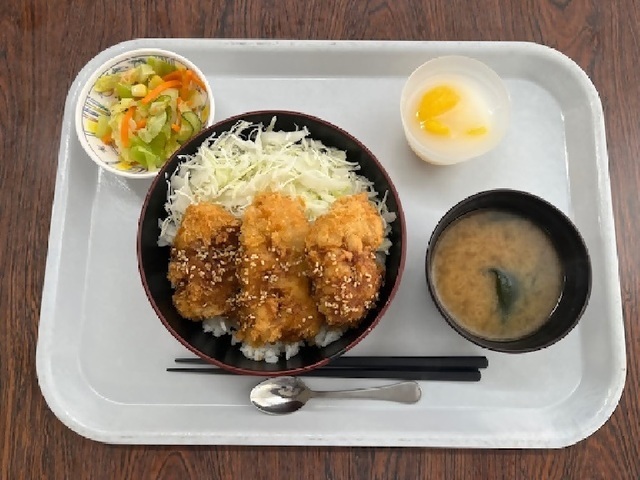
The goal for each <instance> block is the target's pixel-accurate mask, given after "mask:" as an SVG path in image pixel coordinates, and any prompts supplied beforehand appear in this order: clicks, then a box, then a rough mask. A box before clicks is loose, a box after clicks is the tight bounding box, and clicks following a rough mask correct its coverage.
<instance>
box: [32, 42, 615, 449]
mask: <svg viewBox="0 0 640 480" xmlns="http://www.w3.org/2000/svg"><path fill="white" fill-rule="evenodd" d="M153 41H162V42H167V43H173V42H178V43H179V42H187V43H190V44H192V45H196V44H202V43H204V44H209V45H212V46H214V47H215V48H219V49H224V48H227V49H233V48H236V49H246V48H270V49H287V48H297V49H306V50H307V51H313V50H318V51H324V50H326V49H327V48H329V47H331V48H334V49H335V48H340V49H345V50H350V49H364V50H370V51H372V50H374V49H375V50H378V51H380V50H385V51H394V50H398V51H403V50H406V49H408V50H412V51H414V50H415V51H419V50H422V49H450V50H455V49H456V48H463V49H465V50H470V49H471V50H474V51H478V52H482V51H483V50H484V49H487V48H504V49H508V48H510V47H511V48H514V49H520V50H522V51H525V52H527V53H529V54H535V55H541V56H547V57H549V59H550V60H552V61H554V62H557V63H558V64H560V65H561V66H562V67H563V68H565V69H566V70H567V71H568V73H569V74H571V76H573V77H574V78H575V79H576V82H577V83H578V84H579V87H580V88H582V89H584V90H585V93H586V94H587V96H588V97H589V99H590V107H591V109H592V110H593V113H594V116H595V119H594V122H593V125H592V129H593V132H594V133H595V136H596V137H595V142H596V143H595V151H596V155H595V157H596V158H595V160H596V163H597V170H598V182H597V183H598V189H599V192H598V193H599V195H598V202H599V204H600V211H602V210H604V211H606V213H607V214H608V215H607V216H605V217H601V218H600V219H599V220H600V224H601V228H600V234H601V236H602V239H603V256H604V257H605V258H606V259H607V260H608V261H607V262H605V265H604V266H603V267H604V270H605V272H606V274H607V275H606V277H607V278H609V279H610V280H612V279H615V280H616V281H615V282H613V284H612V285H610V287H611V288H612V292H611V293H612V297H611V298H610V299H609V302H607V306H608V307H609V308H608V310H609V311H611V310H615V312H616V313H617V314H619V317H620V318H619V319H617V318H616V319H615V320H612V321H610V322H609V328H611V333H612V342H615V343H617V345H613V346H614V347H616V348H615V349H614V351H613V355H614V357H615V358H614V359H613V360H612V363H613V364H614V365H615V366H616V367H617V368H615V372H617V375H616V377H615V379H614V380H612V382H611V384H610V385H611V386H612V387H615V388H612V389H610V390H609V392H608V393H607V395H606V401H605V402H604V405H603V408H602V409H601V410H600V411H599V412H598V416H597V417H594V418H592V420H591V422H590V423H585V424H582V425H581V426H580V428H577V429H576V430H575V431H574V434H573V435H568V436H565V437H563V438H561V439H556V441H555V442H554V441H551V442H550V441H548V440H547V441H543V442H541V443H540V444H537V443H535V442H532V441H531V440H528V441H511V442H510V441H509V439H506V440H503V441H502V442H497V443H496V442H495V441H494V440H491V443H490V444H489V443H488V442H487V441H483V440H482V439H479V438H474V439H466V441H461V442H460V443H455V441H449V442H443V443H442V444H439V445H431V444H429V443H424V442H422V443H421V442H420V437H419V436H415V437H413V438H397V439H395V440H393V439H392V440H391V441H390V440H389V439H382V438H380V437H376V438H373V440H374V442H372V438H366V439H363V438H352V437H340V436H338V437H330V438H328V440H329V441H327V438H324V439H323V438H318V437H317V436H308V437H302V438H300V439H299V440H300V441H291V439H289V440H288V441H285V442H281V441H278V440H277V439H276V441H275V442H274V438H273V437H271V436H270V435H267V434H257V435H256V434H254V435H251V436H247V435H245V434H243V433H239V434H237V435H233V434H228V433H227V434H225V435H226V436H224V435H219V436H217V437H213V436H212V435H211V433H202V434H195V435H194V434H189V435H187V434H184V433H179V432H168V433H167V434H164V435H163V434H159V433H156V432H153V433H152V432H146V434H145V433H143V432H136V434H133V435H132V434H131V433H127V432H120V433H119V434H115V433H112V432H103V431H99V430H93V429H91V428H90V427H87V426H85V425H84V424H82V423H81V422H79V421H78V420H77V419H76V418H74V415H73V412H72V411H70V410H69V409H68V408H65V405H64V404H63V402H62V401H61V398H60V395H59V393H58V392H56V387H55V378H54V376H53V373H52V371H51V368H50V363H49V360H50V354H49V350H50V344H51V336H50V333H51V331H52V330H53V325H54V323H53V320H50V321H49V322H47V316H49V317H51V316H53V315H54V310H55V309H54V308H53V307H54V304H55V299H56V298H57V278H58V274H59V266H60V252H61V240H62V238H63V234H64V228H63V225H62V222H61V220H63V219H64V218H65V211H66V207H67V203H66V196H67V191H68V190H67V189H66V188H65V187H67V183H68V179H67V177H66V175H65V166H66V164H67V163H68V161H69V156H68V155H67V153H68V149H69V139H70V137H72V135H73V132H72V128H71V127H70V126H69V125H67V123H68V122H69V121H72V120H69V119H68V118H67V117H68V114H69V113H72V112H73V104H74V102H75V97H76V96H77V91H78V90H79V89H80V88H81V85H80V84H79V80H80V79H82V78H83V77H84V76H87V75H88V74H89V72H90V70H91V69H92V68H94V67H95V66H97V64H98V63H100V62H101V61H102V60H101V59H102V58H103V57H107V56H114V55H116V54H118V53H121V52H124V51H128V50H132V49H135V48H140V47H143V46H145V45H147V44H148V43H150V42H153ZM63 207H64V208H63ZM618 265H619V263H618V255H617V244H616V236H615V222H614V215H613V205H612V197H611V183H610V176H609V162H608V150H607V145H606V134H605V122H604V114H603V109H602V103H601V101H600V96H599V94H598V91H597V89H596V87H595V85H594V84H593V82H592V81H591V80H590V78H589V77H588V75H587V74H586V72H584V70H582V68H581V67H580V66H579V65H578V64H577V63H576V62H574V61H573V60H572V59H571V58H569V57H568V56H566V55H564V54H563V53H561V52H559V51H557V50H555V49H553V48H551V47H548V46H545V45H541V44H538V43H533V42H500V41H489V42H477V41H454V42H448V41H393V40H391V41H387V40H383V41H378V40H347V41H342V40H335V41H334V40H256V39H196V38H138V39H132V40H127V41H123V42H120V43H118V44H115V45H113V46H111V47H108V48H106V49H104V50H102V51H101V52H99V53H98V54H97V55H96V56H94V57H93V58H92V59H91V60H89V61H88V62H87V63H86V64H85V66H84V67H83V68H82V69H81V70H80V71H79V72H78V74H77V75H76V77H75V78H74V80H73V82H72V84H71V86H70V88H69V91H68V93H67V97H66V100H65V108H64V114H63V118H62V128H61V137H60V148H59V152H58V167H57V172H56V184H55V192H54V201H53V207H52V212H51V223H50V233H49V241H48V253H47V260H46V267H45V279H44V282H43V296H42V301H41V312H40V321H39V326H38V341H37V349H36V373H37V378H38V383H39V386H40V388H41V391H42V394H43V396H44V398H45V401H46V403H47V405H48V406H49V408H50V409H51V410H52V412H53V413H54V414H55V415H56V417H58V419H59V420H60V421H61V422H62V423H63V424H65V425H66V426H67V427H68V428H70V429H71V430H72V431H74V432H76V433H78V434H80V435H82V436H84V437H86V438H89V439H92V440H96V441H100V442H104V443H112V444H118V443H122V444H176V445H186V444H194V445H195V444H199V445H200V444H209V445H271V446H275V445H307V446H311V445H316V446H319V445H326V446H435V447H465V448H469V447H478V448H562V447H566V446H569V445H573V444H575V443H577V442H579V441H581V440H583V439H585V438H587V437H589V436H590V435H592V434H593V433H594V432H596V431H597V430H598V429H599V428H600V427H602V426H603V425H604V424H605V423H606V422H607V421H608V420H609V418H610V417H611V415H612V414H613V412H614V411H615V409H616V407H617V405H618V403H619V401H620V398H621V396H622V392H623V389H624V385H625V380H626V370H627V366H626V344H625V334H624V315H623V311H622V298H621V288H620V282H619V272H618ZM611 307H613V308H611ZM618 320H619V321H618ZM375 440H378V441H375ZM416 440H417V441H416ZM450 440H452V439H451V438H450ZM453 440H455V439H453ZM457 440H464V439H462V438H460V437H458V438H457Z"/></svg>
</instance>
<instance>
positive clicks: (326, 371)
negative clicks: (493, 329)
mask: <svg viewBox="0 0 640 480" xmlns="http://www.w3.org/2000/svg"><path fill="white" fill-rule="evenodd" d="M167 372H181V373H205V374H213V375H237V374H236V373H233V372H229V371H227V370H224V369H221V368H216V367H201V368H198V367H169V368H167ZM255 376H256V377H261V376H262V377H264V375H259V374H256V375H255ZM298 376H300V377H331V378H381V379H390V380H432V381H444V382H478V381H480V378H481V374H480V370H477V369H473V368H471V369H454V370H442V369H441V370H422V371H419V370H414V371H411V370H397V369H394V368H384V369H382V368H381V369H366V370H363V369H361V368H346V367H345V368H338V369H330V368H327V367H321V368H318V369H316V370H311V371H309V372H305V373H302V374H300V375H298Z"/></svg>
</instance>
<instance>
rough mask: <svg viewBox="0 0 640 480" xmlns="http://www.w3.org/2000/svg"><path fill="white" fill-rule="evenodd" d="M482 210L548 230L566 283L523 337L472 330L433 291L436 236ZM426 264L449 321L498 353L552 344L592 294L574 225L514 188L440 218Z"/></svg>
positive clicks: (489, 193)
mask: <svg viewBox="0 0 640 480" xmlns="http://www.w3.org/2000/svg"><path fill="white" fill-rule="evenodd" d="M480 209H493V210H498V211H505V212H510V213H514V214H516V215H518V216H520V217H522V218H526V219H529V220H531V221H532V222H533V223H534V224H536V225H537V226H538V227H540V228H541V229H542V230H543V231H544V232H545V233H546V234H547V236H548V237H549V239H550V240H551V242H552V244H553V246H554V248H555V249H556V252H557V254H558V257H559V259H560V264H561V269H562V272H563V275H564V282H563V284H562V289H561V293H560V298H559V300H558V303H557V305H556V307H555V308H554V309H553V311H552V312H551V314H550V315H549V317H548V319H547V320H546V322H545V323H543V324H542V326H541V327H540V328H539V329H538V330H536V331H534V332H533V333H531V334H529V335H527V336H524V337H522V338H518V339H514V340H506V341H498V340H489V339H486V338H483V337H481V336H478V335H476V334H474V333H472V332H470V331H469V330H467V329H466V328H465V327H464V326H462V325H461V324H460V323H459V322H458V321H457V320H456V318H455V316H454V315H452V314H451V313H450V312H449V311H448V310H447V308H446V306H445V305H444V304H443V303H442V302H441V300H440V298H439V296H438V293H437V288H436V285H435V281H434V275H433V262H434V251H435V249H436V245H437V243H438V240H439V239H440V236H441V235H442V233H443V232H444V231H445V230H446V229H447V227H448V226H449V225H451V224H452V223H453V222H455V221H456V220H458V219H460V218H461V217H462V216H464V215H466V214H468V213H471V212H473V211H476V210H480ZM425 266H426V276H427V285H428V287H429V292H430V294H431V297H432V298H433V301H434V302H435V305H436V307H437V308H438V310H439V311H440V313H441V314H442V316H443V317H444V318H445V320H446V321H447V323H448V324H449V325H450V326H451V327H452V328H453V329H454V330H455V331H456V332H458V333H459V334H460V335H462V336H463V337H464V338H466V339H467V340H470V341H471V342H473V343H475V344H477V345H480V346H481V347H485V348H488V349H490V350H495V351H499V352H506V353H523V352H531V351H534V350H540V349H542V348H545V347H548V346H549V345H552V344H554V343H556V342H557V341H558V340H560V339H561V338H563V337H564V336H565V335H567V334H568V333H569V332H570V331H571V330H572V329H573V328H574V327H575V326H576V325H577V323H578V321H579V320H580V317H581V316H582V314H583V312H584V310H585V308H586V307H587V303H588V301H589V296H590V293H591V263H590V259H589V253H588V251H587V247H586V245H585V243H584V240H583V239H582V236H581V235H580V233H579V232H578V229H577V228H576V227H575V225H574V224H573V223H572V222H571V220H569V218H568V217H567V216H566V215H564V214H563V213H562V212H561V211H560V210H558V209H557V208H556V207H554V206H553V205H551V204H550V203H548V202H547V201H545V200H543V199H541V198H539V197H537V196H535V195H532V194H530V193H526V192H521V191H517V190H508V189H498V190H490V191H486V192H481V193H478V194H476V195H472V196H471V197H468V198H466V199H465V200H463V201H461V202H460V203H458V204H457V205H455V206H454V207H453V208H451V210H449V211H448V212H447V213H446V214H445V215H444V216H443V217H442V219H441V220H440V221H439V222H438V224H437V226H436V228H435V230H434V231H433V234H432V235H431V239H430V240H429V246H428V248H427V256H426V265H425Z"/></svg>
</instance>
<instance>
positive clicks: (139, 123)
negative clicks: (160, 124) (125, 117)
mask: <svg viewBox="0 0 640 480" xmlns="http://www.w3.org/2000/svg"><path fill="white" fill-rule="evenodd" d="M146 126H147V119H146V118H141V119H140V120H138V121H137V122H136V128H137V129H138V128H144V127H146Z"/></svg>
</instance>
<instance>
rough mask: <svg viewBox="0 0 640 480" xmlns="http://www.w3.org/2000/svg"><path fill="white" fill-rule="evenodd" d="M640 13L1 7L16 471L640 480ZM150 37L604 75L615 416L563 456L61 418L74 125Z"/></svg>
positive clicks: (187, 3)
mask: <svg viewBox="0 0 640 480" xmlns="http://www.w3.org/2000/svg"><path fill="white" fill-rule="evenodd" d="M639 9H640V6H639V2H637V1H636V0H617V1H613V2H601V1H600V0H540V1H537V0H522V1H518V2H515V1H514V2H505V1H500V0H485V1H483V2H469V1H467V0H433V1H426V0H425V1H413V0H395V1H391V0H388V1H383V0H369V1H348V0H337V1H327V0H306V1H296V0H282V1H276V0H238V1H232V0H227V1H224V0H210V1H207V2H202V1H195V0H183V1H181V2H172V1H167V0H160V1H157V2H152V1H150V0H142V1H137V2H133V1H126V0H125V1H121V2H95V1H87V0H78V1H75V2H66V1H62V0H60V1H55V0H30V1H26V0H4V1H3V2H2V3H1V4H0V65H1V67H0V112H2V114H0V154H1V155H0V182H2V188H0V272H1V274H0V321H2V328H0V447H1V448H0V475H1V477H2V478H6V479H20V478H73V479H81V478H91V479H101V478H105V479H119V478H134V479H142V478H145V479H146V478H151V479H156V478H180V479H195V478H211V479H221V478H254V479H259V478H307V479H311V478H327V479H339V478H353V479H383V478H448V479H456V478H492V479H502V478H505V479H516V478H517V479H534V478H535V479H537V478H545V479H547V478H548V479H559V478H562V479H569V478H577V479H578V478H579V479H638V478H640V460H639V459H640V448H639V444H640V428H639V425H640V407H639V405H638V403H639V402H638V399H639V397H640V386H639V383H640V372H639V366H640V325H639V323H638V318H639V312H638V308H639V306H640V297H639V293H640V292H639V285H640V278H639V275H640V249H638V248H637V244H636V243H635V241H636V240H635V239H637V238H638V237H639V236H640V222H639V221H638V220H637V212H638V211H640V208H639V207H640V205H639V196H638V191H639V190H640V167H639V165H640V163H639V162H638V158H639V157H640V130H639V129H638V127H637V125H638V120H637V115H638V112H639V111H640V91H639V85H640V83H639V82H638V81H637V78H638V76H639V74H640V69H639V67H638V62H637V52H638V49H639V48H638V47H639V35H640V34H639V33H638V29H637V25H638V24H640V12H639ZM135 37H236V38H243V37H244V38H305V39H307V38H308V39H354V40H357V39H381V40H382V39H384V40H387V39H388V40H391V39H394V40H397V39H405V40H522V41H533V42H539V43H543V44H546V45H549V46H552V47H554V48H556V49H558V50H560V51H562V52H563V53H565V54H567V55H569V56H570V57H572V58H573V59H574V60H575V61H576V62H577V63H578V64H579V65H580V66H581V67H582V68H584V69H585V70H586V71H587V73H588V74H589V75H590V76H591V78H592V80H593V81H594V83H595V85H596V87H597V88H598V90H599V92H600V94H601V97H602V101H603V104H604V109H605V115H606V122H607V128H608V131H607V138H608V143H609V157H610V169H611V177H612V190H613V201H614V209H615V219H616V233H617V241H618V249H619V257H620V278H621V284H622V295H623V307H624V314H625V327H626V337H627V356H628V359H629V360H628V375H627V385H626V388H625V391H624V394H623V397H622V400H621V402H620V405H619V407H618V409H617V410H616V412H615V413H614V415H613V417H612V418H611V420H610V421H609V422H608V423H607V424H606V425H605V426H604V427H602V428H601V429H600V430H599V431H598V432H597V433H595V434H594V435H593V436H591V437H590V438H589V439H587V440H585V441H583V442H581V443H579V444H578V445H576V446H573V447H570V448H567V449H563V450H559V451H468V450H434V449H395V448H386V449H382V448H379V449H378V448H248V447H215V448H214V447H206V448H205V447H185V448H179V447H143V446H127V447H120V446H107V445H101V444H98V443H94V442H91V441H89V440H85V439H83V438H81V437H80V436H78V435H76V434H75V433H73V432H71V431H70V430H68V429H67V428H66V427H64V426H63V425H62V424H61V423H60V422H59V421H58V420H57V419H56V418H55V417H54V416H53V414H52V413H51V412H50V411H49V410H48V408H47V406H46V405H45V403H44V400H43V398H42V396H41V394H40V390H39V388H38V384H37V380H36V376H35V346H36V340H37V328H38V317H39V308H40V295H41V289H42V283H43V277H44V270H45V260H46V255H47V238H48V232H49V220H50V211H51V203H52V199H53V189H54V184H55V172H56V161H57V151H58V144H59V138H60V123H61V119H62V114H63V106H64V101H65V96H66V93H67V91H68V89H69V87H70V85H71V82H72V81H73V79H74V78H75V75H76V74H77V72H78V71H79V70H80V69H81V68H82V66H83V65H84V64H85V63H86V62H87V61H88V60H89V59H91V58H92V57H93V56H94V55H96V54H97V53H99V52H100V51H101V50H103V49H104V48H106V47H109V46H111V45H113V44H115V43H117V42H120V41H123V40H128V39H131V38H135Z"/></svg>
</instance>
